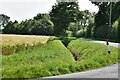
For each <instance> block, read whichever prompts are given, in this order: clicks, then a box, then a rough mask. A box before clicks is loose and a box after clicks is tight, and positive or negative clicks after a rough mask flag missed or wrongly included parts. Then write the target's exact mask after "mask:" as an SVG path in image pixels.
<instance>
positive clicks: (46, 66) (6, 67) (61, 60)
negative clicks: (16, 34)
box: [2, 40, 75, 78]
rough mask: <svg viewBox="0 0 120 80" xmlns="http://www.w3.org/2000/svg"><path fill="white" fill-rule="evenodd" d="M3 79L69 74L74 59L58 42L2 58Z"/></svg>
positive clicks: (51, 42)
mask: <svg viewBox="0 0 120 80" xmlns="http://www.w3.org/2000/svg"><path fill="white" fill-rule="evenodd" d="M2 62H3V64H2V65H3V69H2V75H3V78H39V77H45V76H53V75H60V74H65V73H71V71H70V69H69V68H70V66H71V65H73V64H74V62H75V61H74V58H73V57H72V54H71V53H70V51H69V50H68V49H67V48H66V47H65V46H64V45H63V44H62V43H61V41H59V40H54V41H50V42H48V43H46V44H44V45H41V46H39V47H36V48H34V49H32V50H30V49H29V50H26V51H21V52H18V53H16V54H12V55H8V56H3V57H2Z"/></svg>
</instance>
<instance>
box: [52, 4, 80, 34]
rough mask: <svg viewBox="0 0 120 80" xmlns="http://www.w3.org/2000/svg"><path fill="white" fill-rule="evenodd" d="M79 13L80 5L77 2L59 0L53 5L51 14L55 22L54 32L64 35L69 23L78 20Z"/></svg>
mask: <svg viewBox="0 0 120 80" xmlns="http://www.w3.org/2000/svg"><path fill="white" fill-rule="evenodd" d="M78 15H79V7H78V3H77V2H58V3H57V4H55V5H54V6H52V10H51V12H50V16H51V20H52V22H53V24H54V34H55V35H56V36H60V35H63V36H64V35H65V30H66V29H67V28H68V25H69V23H70V22H76V21H77V20H78Z"/></svg>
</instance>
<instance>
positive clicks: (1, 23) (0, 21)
mask: <svg viewBox="0 0 120 80" xmlns="http://www.w3.org/2000/svg"><path fill="white" fill-rule="evenodd" d="M9 20H10V17H8V16H7V15H4V14H0V33H1V31H2V29H3V28H4V27H5V26H6V25H7V24H8V22H9Z"/></svg>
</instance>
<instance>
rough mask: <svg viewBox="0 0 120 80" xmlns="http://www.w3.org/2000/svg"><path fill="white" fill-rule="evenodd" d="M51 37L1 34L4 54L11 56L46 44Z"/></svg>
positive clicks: (0, 43)
mask: <svg viewBox="0 0 120 80" xmlns="http://www.w3.org/2000/svg"><path fill="white" fill-rule="evenodd" d="M48 39H49V36H35V35H12V34H0V46H1V45H2V54H4V55H9V54H13V53H16V52H19V51H23V50H27V49H30V48H33V47H35V46H38V45H41V44H44V43H46V42H47V41H48Z"/></svg>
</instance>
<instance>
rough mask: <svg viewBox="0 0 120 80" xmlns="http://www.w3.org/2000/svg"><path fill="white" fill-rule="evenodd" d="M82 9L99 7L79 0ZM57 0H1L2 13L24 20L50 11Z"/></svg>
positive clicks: (86, 0)
mask: <svg viewBox="0 0 120 80" xmlns="http://www.w3.org/2000/svg"><path fill="white" fill-rule="evenodd" d="M78 1H79V7H80V10H85V9H87V10H89V11H90V12H93V11H94V12H97V11H98V7H97V6H94V4H92V3H91V2H90V1H89V0H78ZM55 3H56V0H0V14H5V15H7V16H9V17H10V19H11V20H12V21H14V20H17V21H19V22H20V21H22V20H25V19H30V18H33V16H36V14H38V13H48V12H50V11H51V9H52V5H54V4H55Z"/></svg>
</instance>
